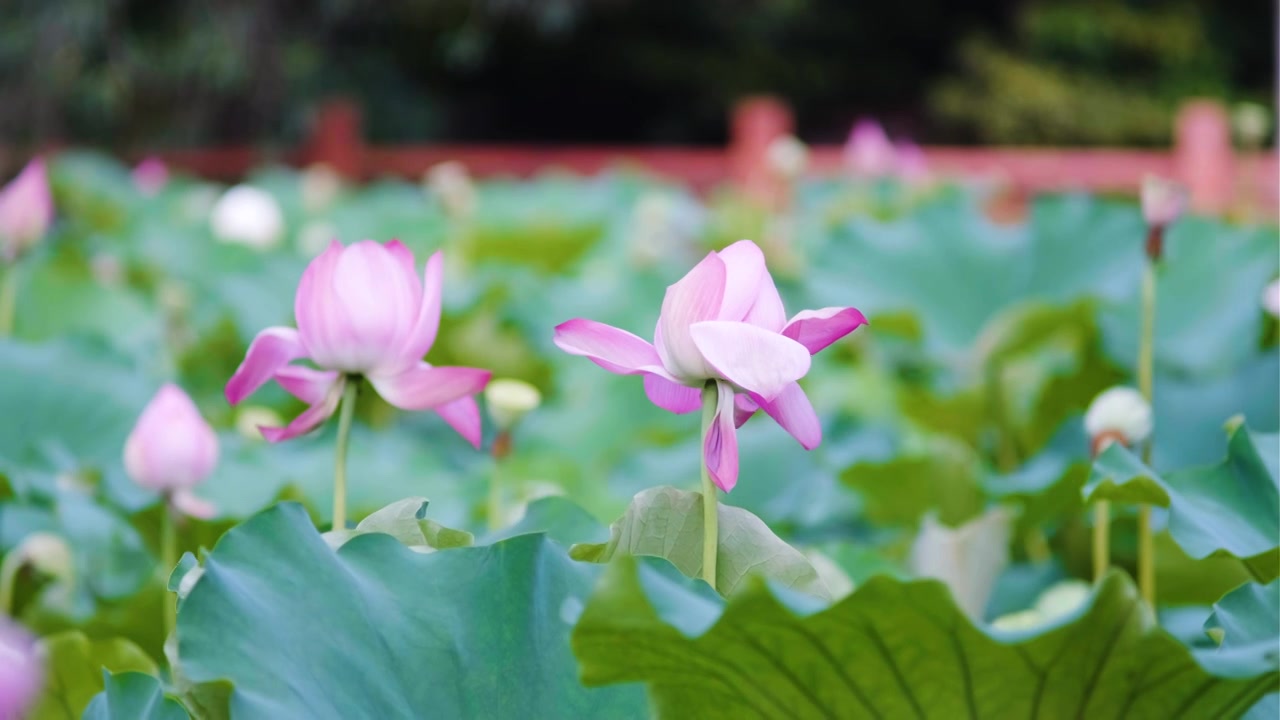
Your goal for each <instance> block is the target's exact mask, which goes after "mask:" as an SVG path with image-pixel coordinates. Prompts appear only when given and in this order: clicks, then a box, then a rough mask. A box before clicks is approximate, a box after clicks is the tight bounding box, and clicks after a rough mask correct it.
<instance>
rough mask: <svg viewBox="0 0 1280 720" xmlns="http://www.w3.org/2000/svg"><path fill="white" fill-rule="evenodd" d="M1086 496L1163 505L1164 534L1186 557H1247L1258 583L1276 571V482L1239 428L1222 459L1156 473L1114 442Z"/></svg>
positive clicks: (1279, 525) (1279, 518) (1279, 516)
mask: <svg viewBox="0 0 1280 720" xmlns="http://www.w3.org/2000/svg"><path fill="white" fill-rule="evenodd" d="M1083 493H1084V497H1085V499H1086V501H1089V502H1093V501H1097V500H1111V501H1113V502H1118V503H1146V504H1151V505H1158V506H1160V507H1167V508H1169V532H1170V534H1171V535H1172V536H1173V538H1174V540H1176V541H1177V542H1178V545H1180V546H1181V547H1182V548H1183V549H1184V550H1185V551H1186V552H1187V554H1188V555H1190V556H1191V557H1193V558H1204V557H1208V556H1210V555H1212V554H1215V553H1227V554H1230V555H1233V556H1235V557H1237V558H1240V559H1242V560H1245V561H1246V564H1247V565H1248V566H1249V567H1250V569H1251V570H1252V571H1253V572H1254V573H1255V576H1256V577H1258V579H1259V580H1262V581H1264V582H1265V581H1270V580H1272V579H1274V578H1275V577H1276V576H1277V574H1280V567H1277V562H1276V557H1275V553H1276V548H1277V546H1278V545H1280V513H1277V508H1278V507H1280V481H1278V480H1277V477H1276V476H1275V475H1274V474H1272V473H1271V471H1270V469H1269V468H1268V467H1267V464H1266V463H1264V462H1263V460H1262V458H1261V457H1260V456H1259V455H1258V450H1257V448H1256V447H1255V446H1254V444H1253V441H1252V438H1251V436H1250V433H1249V431H1248V430H1247V429H1246V428H1244V426H1240V427H1237V428H1236V429H1234V430H1233V431H1232V432H1231V436H1230V440H1229V444H1228V455H1227V459H1226V460H1224V461H1222V462H1221V463H1219V464H1217V465H1214V466H1211V467H1205V468H1192V469H1188V470H1181V471H1176V472H1172V473H1168V474H1167V475H1164V476H1162V475H1161V474H1159V473H1156V472H1155V471H1154V470H1152V469H1151V468H1149V467H1147V466H1146V465H1145V464H1143V462H1142V461H1141V460H1140V459H1139V458H1138V457H1137V456H1135V455H1134V454H1133V453H1132V452H1130V451H1129V450H1128V449H1126V448H1125V447H1123V446H1121V445H1120V444H1118V443H1116V444H1112V445H1111V446H1110V447H1108V448H1107V449H1106V450H1104V451H1103V452H1102V453H1101V454H1100V455H1099V456H1098V459H1097V460H1096V461H1095V462H1094V465H1093V473H1092V476H1091V477H1090V479H1089V482H1088V484H1086V485H1085V487H1084V490H1083Z"/></svg>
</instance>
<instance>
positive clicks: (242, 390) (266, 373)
mask: <svg viewBox="0 0 1280 720" xmlns="http://www.w3.org/2000/svg"><path fill="white" fill-rule="evenodd" d="M304 354H305V352H304V350H303V348H302V341H301V339H300V338H299V335H298V331H297V330H294V329H293V328H287V327H270V328H267V329H266V330H263V331H262V332H260V333H258V336H257V337H255V338H254V339H253V342H251V343H249V351H248V352H246V353H245V355H244V361H243V362H241V363H240V367H238V368H236V371H235V374H234V375H232V376H231V379H230V380H228V381H227V387H226V396H227V402H229V403H231V404H232V405H235V404H236V403H238V402H240V401H241V400H243V399H245V398H247V397H249V396H250V395H252V394H253V392H254V391H255V390H257V389H258V388H260V387H262V385H263V383H265V382H266V381H268V380H270V379H271V378H272V376H273V375H275V374H276V371H278V370H279V369H280V368H282V367H284V366H285V365H287V364H288V363H289V361H290V360H297V359H298V358H300V357H302V356H303V355H304Z"/></svg>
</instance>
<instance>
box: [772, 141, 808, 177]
mask: <svg viewBox="0 0 1280 720" xmlns="http://www.w3.org/2000/svg"><path fill="white" fill-rule="evenodd" d="M765 161H766V162H768V164H769V168H770V169H771V170H773V172H774V173H775V174H777V175H779V176H780V177H783V178H786V179H787V180H790V181H795V180H796V179H797V178H799V177H800V176H801V175H803V174H804V171H805V168H806V167H808V165H809V147H808V146H807V145H805V144H804V143H802V142H800V139H799V138H797V137H796V136H794V135H782V136H780V137H777V138H775V139H774V141H773V142H771V143H769V147H768V149H767V150H765Z"/></svg>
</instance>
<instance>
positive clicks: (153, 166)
mask: <svg viewBox="0 0 1280 720" xmlns="http://www.w3.org/2000/svg"><path fill="white" fill-rule="evenodd" d="M167 182H169V168H168V167H166V166H165V164H164V161H163V160H161V159H160V158H158V157H155V156H151V157H148V158H146V159H145V160H143V161H142V162H140V163H138V166H137V167H135V168H134V169H133V184H134V185H136V186H137V188H138V191H139V192H141V193H142V194H143V195H147V196H151V195H155V194H156V193H158V192H160V191H161V190H162V189H163V188H164V185H165V183H167Z"/></svg>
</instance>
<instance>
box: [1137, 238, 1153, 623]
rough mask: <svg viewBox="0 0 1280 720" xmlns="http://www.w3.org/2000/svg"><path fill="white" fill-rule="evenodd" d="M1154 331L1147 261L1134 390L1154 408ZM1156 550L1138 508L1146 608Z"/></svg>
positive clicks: (1146, 454) (1146, 455) (1144, 508)
mask: <svg viewBox="0 0 1280 720" xmlns="http://www.w3.org/2000/svg"><path fill="white" fill-rule="evenodd" d="M1155 329H1156V263H1155V260H1154V259H1148V260H1147V263H1146V268H1145V269H1144V271H1143V274H1142V335H1141V337H1140V339H1139V344H1138V391H1139V392H1141V393H1142V397H1144V398H1146V400H1147V403H1148V404H1149V405H1152V407H1153V408H1154V404H1153V400H1152V394H1153V387H1154V385H1155ZM1153 444H1154V442H1153V439H1152V438H1148V439H1147V442H1146V444H1145V446H1144V447H1143V449H1142V461H1143V462H1144V463H1147V464H1150V463H1151V446H1152V445H1153ZM1155 554H1156V549H1155V539H1154V538H1153V537H1152V534H1151V506H1150V505H1145V504H1144V505H1140V506H1139V507H1138V589H1139V590H1140V591H1141V592H1142V598H1143V599H1144V600H1146V601H1147V605H1149V606H1150V607H1152V608H1155V604H1156V567H1155V564H1156V562H1155V561H1156V558H1155Z"/></svg>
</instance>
